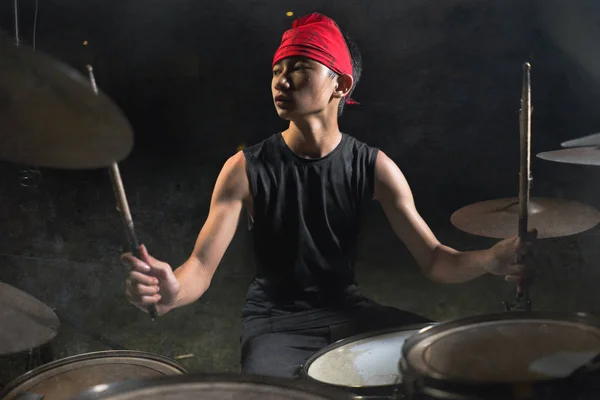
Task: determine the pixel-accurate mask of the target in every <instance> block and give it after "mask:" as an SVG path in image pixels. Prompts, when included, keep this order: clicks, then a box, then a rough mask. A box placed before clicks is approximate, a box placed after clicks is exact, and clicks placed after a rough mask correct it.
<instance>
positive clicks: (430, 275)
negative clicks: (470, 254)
mask: <svg viewBox="0 0 600 400" xmlns="http://www.w3.org/2000/svg"><path fill="white" fill-rule="evenodd" d="M455 265H456V260H455V259H454V254H451V253H449V252H448V251H445V249H444V248H442V246H441V245H440V244H438V245H437V246H436V247H435V248H434V249H433V251H432V253H431V258H430V259H429V262H428V263H426V264H425V266H424V267H423V274H424V275H425V276H426V277H427V279H429V280H430V281H433V282H436V283H448V284H452V283H461V282H462V280H461V279H460V278H459V277H458V274H457V273H455V270H456V267H455Z"/></svg>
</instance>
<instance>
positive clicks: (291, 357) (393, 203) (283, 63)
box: [122, 14, 523, 377]
mask: <svg viewBox="0 0 600 400" xmlns="http://www.w3.org/2000/svg"><path fill="white" fill-rule="evenodd" d="M360 72H361V66H360V56H359V54H358V52H357V51H356V49H355V48H354V47H353V46H350V48H349V47H348V45H347V43H346V41H345V40H344V37H343V35H342V34H341V32H340V30H339V28H338V27H337V25H336V24H335V22H334V21H332V20H330V19H329V18H327V17H325V16H322V15H320V14H310V15H307V16H305V17H302V18H300V19H298V20H296V21H295V22H294V24H293V27H292V29H290V30H288V31H286V32H285V33H284V35H283V38H282V41H281V45H280V47H279V49H278V50H277V51H276V53H275V56H274V59H273V79H272V87H271V89H272V94H273V99H274V102H275V108H276V110H277V113H278V114H279V116H280V117H281V118H283V119H285V120H288V121H290V124H289V127H288V129H287V130H285V131H284V132H281V133H278V134H275V135H273V136H271V137H269V138H267V139H265V140H263V141H262V142H260V143H258V144H256V145H254V146H252V147H249V148H247V149H245V150H243V151H241V152H239V153H237V154H235V155H234V156H233V157H231V158H230V159H229V160H228V161H227V162H226V163H225V165H224V166H223V169H222V171H221V172H220V174H219V177H218V179H217V182H216V185H215V188H214V192H213V196H212V200H211V205H210V211H209V215H208V218H207V220H206V222H205V224H204V226H203V227H202V230H201V231H200V234H199V236H198V239H197V241H196V245H195V248H194V250H193V252H192V254H191V256H190V258H189V259H188V260H187V261H186V262H185V263H184V264H183V265H182V266H180V267H179V268H177V269H176V270H175V271H174V272H173V271H172V269H171V266H170V265H168V264H167V263H164V262H162V261H159V260H156V259H154V258H153V257H151V256H150V255H149V254H148V252H147V250H146V249H145V248H144V247H143V246H142V249H141V254H142V256H141V258H142V260H139V259H137V258H134V257H133V256H132V255H131V254H124V255H123V257H122V258H123V261H124V262H126V263H127V264H128V265H130V266H131V268H132V269H131V272H130V275H129V278H128V280H127V297H128V299H129V301H130V302H131V303H133V304H134V305H136V306H138V307H140V308H141V309H143V310H145V308H146V307H147V306H148V305H150V304H156V306H157V310H158V313H159V314H165V313H166V312H168V311H170V310H172V309H174V308H177V307H181V306H184V305H187V304H190V303H192V302H194V301H196V300H198V299H199V298H200V297H201V296H202V295H203V294H204V292H206V290H207V289H208V287H209V285H210V282H211V278H212V276H213V274H214V273H215V270H216V269H217V266H218V265H219V262H220V261H221V258H222V256H223V254H224V252H225V250H226V249H227V247H228V245H229V243H230V241H231V239H232V237H233V235H234V233H235V231H236V228H237V225H238V221H239V216H240V213H241V211H242V208H245V209H246V210H247V211H248V213H249V215H250V216H251V219H252V223H253V227H252V229H253V236H254V249H255V259H256V275H255V277H254V279H253V280H252V282H251V284H250V288H249V290H248V294H247V300H246V305H245V306H244V309H243V312H242V327H243V329H242V331H243V334H242V370H243V371H244V372H247V373H254V374H264V375H274V376H284V377H293V376H297V374H298V372H299V369H300V367H301V366H302V364H303V363H304V362H305V361H306V360H307V359H308V358H309V357H310V356H311V355H312V354H313V353H314V352H316V351H317V350H319V349H321V348H322V347H324V346H326V345H328V344H329V343H331V342H333V341H336V340H338V339H341V338H343V337H347V336H350V335H352V334H357V333H359V332H364V331H367V330H375V329H381V328H384V327H391V326H400V325H403V324H412V323H417V322H424V321H426V320H425V319H424V318H422V317H419V316H417V315H413V314H410V313H407V312H404V311H400V310H396V309H393V308H391V307H383V306H380V305H378V304H376V303H374V302H373V301H371V300H369V299H367V298H365V297H364V296H363V295H361V293H360V292H359V291H358V288H357V286H356V284H355V280H354V273H353V265H354V259H355V254H354V252H355V248H356V237H357V233H358V230H359V227H360V218H361V213H362V211H363V210H364V208H365V207H366V205H367V203H368V202H370V201H371V200H372V199H376V200H378V201H379V202H380V203H381V205H382V207H383V209H384V211H385V214H386V216H387V218H388V220H389V222H390V224H391V225H392V227H393V229H394V231H395V232H396V234H397V235H398V237H399V238H400V240H401V241H402V242H403V243H404V244H405V245H406V246H407V248H408V250H409V251H410V253H411V254H412V255H413V257H414V258H415V259H416V261H417V263H418V264H419V266H420V267H421V268H422V270H423V272H424V274H425V275H426V276H428V277H429V278H431V279H433V280H435V281H439V282H444V283H459V282H465V281H468V280H470V279H473V278H475V277H478V276H480V275H483V274H485V273H491V274H495V275H505V276H506V280H508V281H514V282H518V280H519V278H520V275H521V273H522V271H523V266H521V265H516V264H514V260H515V258H516V251H517V248H518V247H519V240H518V238H517V237H514V238H510V239H506V240H503V241H501V242H499V243H497V244H496V245H495V246H493V247H491V248H490V249H486V250H481V251H471V252H460V251H457V250H454V249H452V248H450V247H447V246H444V245H443V244H441V243H440V242H439V241H438V240H437V239H436V237H435V236H434V234H433V233H432V232H431V230H430V229H429V227H428V226H427V224H426V223H425V222H424V221H423V219H422V218H421V216H420V215H419V213H418V212H417V210H416V208H415V204H414V202H413V196H412V194H411V190H410V188H409V186H408V183H407V182H406V180H405V178H404V176H403V174H402V172H401V171H400V170H399V169H398V167H397V166H396V164H395V163H394V162H393V161H392V160H391V159H390V158H388V157H387V156H386V155H385V154H384V153H383V152H382V151H379V150H377V149H375V148H372V147H369V146H367V145H366V144H364V143H361V142H359V141H357V140H355V139H354V138H352V137H351V136H349V135H346V134H343V133H341V132H340V130H339V128H338V116H339V115H340V114H341V111H342V109H343V106H344V104H345V103H348V102H352V100H351V99H349V97H348V96H349V95H350V93H352V91H353V89H354V88H355V87H356V83H357V82H358V79H359V77H360Z"/></svg>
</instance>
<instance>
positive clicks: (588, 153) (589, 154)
mask: <svg viewBox="0 0 600 400" xmlns="http://www.w3.org/2000/svg"><path fill="white" fill-rule="evenodd" d="M537 157H538V158H541V159H543V160H547V161H556V162H561V163H568V164H578V165H597V166H600V147H573V148H570V149H562V150H554V151H546V152H544V153H539V154H538V155H537Z"/></svg>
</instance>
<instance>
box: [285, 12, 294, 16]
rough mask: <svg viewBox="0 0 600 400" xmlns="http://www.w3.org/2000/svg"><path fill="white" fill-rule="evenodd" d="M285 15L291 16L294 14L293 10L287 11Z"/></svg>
mask: <svg viewBox="0 0 600 400" xmlns="http://www.w3.org/2000/svg"><path fill="white" fill-rule="evenodd" d="M285 15H287V16H288V17H292V16H294V12H293V11H288V12H286V13H285Z"/></svg>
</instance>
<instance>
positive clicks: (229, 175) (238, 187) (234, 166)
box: [215, 151, 250, 200]
mask: <svg viewBox="0 0 600 400" xmlns="http://www.w3.org/2000/svg"><path fill="white" fill-rule="evenodd" d="M215 192H217V193H219V194H220V196H223V197H227V198H229V199H236V200H246V199H247V198H248V197H249V195H250V189H249V184H248V175H247V174H246V158H245V157H244V153H243V152H242V151H238V152H237V153H236V154H234V155H233V156H231V157H229V159H227V161H225V164H223V168H222V169H221V172H220V173H219V177H218V178H217V183H216V185H215Z"/></svg>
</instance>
